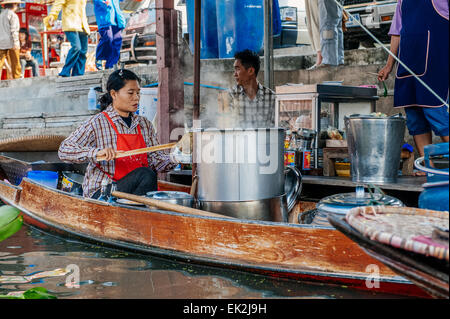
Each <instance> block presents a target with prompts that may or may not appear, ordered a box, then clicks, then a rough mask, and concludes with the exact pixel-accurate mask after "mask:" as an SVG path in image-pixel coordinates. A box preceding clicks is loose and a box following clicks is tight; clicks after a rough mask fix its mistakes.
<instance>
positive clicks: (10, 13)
mask: <svg viewBox="0 0 450 319" xmlns="http://www.w3.org/2000/svg"><path fill="white" fill-rule="evenodd" d="M121 1H122V0H93V4H94V12H95V17H96V21H97V27H98V34H99V35H100V39H99V42H98V45H97V49H96V59H95V60H96V62H95V65H96V68H97V69H98V70H102V69H110V68H113V67H114V66H115V65H116V64H117V62H118V61H119V58H120V49H121V47H122V35H121V31H122V30H123V29H124V28H125V24H126V22H125V17H124V15H123V13H122V10H121V9H120V6H119V2H121ZM21 3H23V1H21V0H3V1H1V2H0V4H1V5H2V7H3V10H2V11H1V13H0V71H1V70H2V68H3V65H4V64H5V62H7V63H8V65H9V67H10V70H11V76H12V78H14V79H17V78H21V77H23V76H24V72H25V69H26V68H27V67H30V68H31V70H32V74H33V76H39V65H38V62H37V61H36V59H34V58H33V57H32V55H31V40H30V35H29V33H28V31H27V29H26V28H22V29H21V28H20V23H19V18H18V16H17V14H16V13H15V12H16V11H17V9H18V8H19V5H20V4H21ZM60 13H61V18H62V31H63V32H64V35H65V38H66V40H67V41H68V42H70V50H69V52H68V53H67V57H66V58H65V63H64V66H63V67H62V70H61V72H60V73H59V76H62V77H68V76H78V75H83V74H84V72H85V67H86V60H87V51H88V36H89V34H90V32H91V30H90V26H89V23H88V20H87V16H86V0H56V1H55V2H54V3H53V5H52V8H51V11H50V13H49V14H48V16H47V17H45V18H44V24H45V25H46V26H47V28H48V29H49V30H50V29H51V28H53V27H54V26H55V22H56V20H57V19H58V16H59V15H60ZM50 44H51V43H50ZM49 48H50V51H49V60H50V61H59V55H58V53H57V52H56V50H55V46H52V45H50V46H49Z"/></svg>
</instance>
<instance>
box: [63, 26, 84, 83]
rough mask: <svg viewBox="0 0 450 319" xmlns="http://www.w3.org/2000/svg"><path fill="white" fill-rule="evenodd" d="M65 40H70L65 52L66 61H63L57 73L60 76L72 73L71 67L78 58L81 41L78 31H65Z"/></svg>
mask: <svg viewBox="0 0 450 319" xmlns="http://www.w3.org/2000/svg"><path fill="white" fill-rule="evenodd" d="M64 33H65V34H66V38H67V41H69V42H70V46H71V47H70V50H69V52H68V53H67V57H66V62H65V63H64V67H63V68H62V70H61V72H60V73H59V75H60V76H64V77H66V76H70V75H71V73H72V69H73V68H74V66H75V63H76V62H77V60H78V56H79V55H80V50H81V43H80V38H79V36H78V32H73V31H66V32H64Z"/></svg>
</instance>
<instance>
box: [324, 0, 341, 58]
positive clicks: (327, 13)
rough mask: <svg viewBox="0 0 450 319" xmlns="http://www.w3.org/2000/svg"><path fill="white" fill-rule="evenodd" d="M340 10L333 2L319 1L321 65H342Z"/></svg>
mask: <svg viewBox="0 0 450 319" xmlns="http://www.w3.org/2000/svg"><path fill="white" fill-rule="evenodd" d="M342 14H343V13H342V8H341V7H340V6H338V5H337V4H336V2H335V1H334V0H319V16H320V18H319V23H320V46H321V51H322V64H323V65H324V66H325V65H331V66H338V65H340V64H344V32H343V30H342Z"/></svg>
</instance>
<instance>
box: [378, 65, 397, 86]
mask: <svg viewBox="0 0 450 319" xmlns="http://www.w3.org/2000/svg"><path fill="white" fill-rule="evenodd" d="M392 67H393V66H392V65H391V64H390V63H389V64H386V65H385V66H384V67H383V68H382V69H381V70H380V71H379V72H378V81H380V82H383V81H386V79H387V78H388V77H389V74H390V73H391V72H392Z"/></svg>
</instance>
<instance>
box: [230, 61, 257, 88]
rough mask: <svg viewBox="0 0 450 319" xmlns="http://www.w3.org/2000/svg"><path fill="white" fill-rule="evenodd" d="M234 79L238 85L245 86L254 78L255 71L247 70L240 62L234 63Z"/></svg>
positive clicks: (250, 68) (251, 68)
mask: <svg viewBox="0 0 450 319" xmlns="http://www.w3.org/2000/svg"><path fill="white" fill-rule="evenodd" d="M234 78H235V80H236V83H237V84H238V85H242V86H243V85H245V84H247V83H249V82H250V81H251V80H253V79H254V78H255V69H254V68H253V67H249V68H248V69H246V68H245V66H243V65H242V63H241V60H235V61H234Z"/></svg>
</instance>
